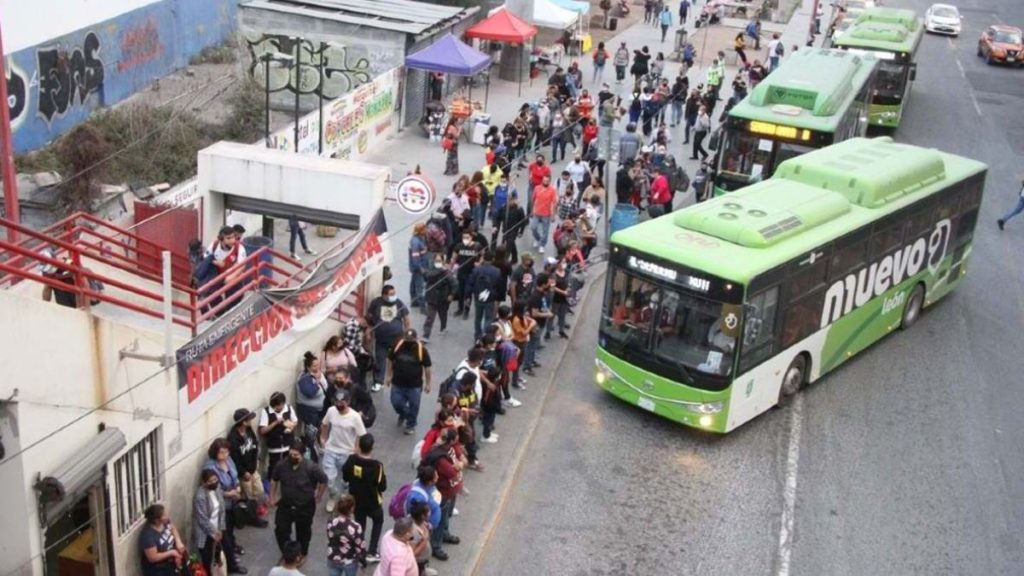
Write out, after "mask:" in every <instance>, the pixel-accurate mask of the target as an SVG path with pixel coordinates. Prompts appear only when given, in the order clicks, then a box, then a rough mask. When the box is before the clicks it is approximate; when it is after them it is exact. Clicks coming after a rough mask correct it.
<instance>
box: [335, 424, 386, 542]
mask: <svg viewBox="0 0 1024 576" xmlns="http://www.w3.org/2000/svg"><path fill="white" fill-rule="evenodd" d="M373 444H374V439H373V434H363V435H362V436H360V437H359V445H358V446H357V450H356V453H355V454H352V455H351V456H349V457H348V460H346V461H345V464H344V465H343V466H342V468H341V471H342V478H343V479H344V480H345V482H348V493H349V494H351V495H352V498H354V499H355V520H356V522H357V523H359V526H361V527H362V529H363V534H365V533H366V521H367V519H370V520H373V530H372V532H371V534H370V541H369V544H368V546H367V548H366V553H367V556H366V561H367V562H378V561H379V560H380V554H379V552H378V545H379V543H380V532H381V529H382V528H383V527H384V526H383V524H384V508H383V502H384V492H385V491H386V490H387V489H388V477H387V474H385V473H384V464H382V463H381V462H380V461H379V460H376V459H374V458H373V455H372V454H373Z"/></svg>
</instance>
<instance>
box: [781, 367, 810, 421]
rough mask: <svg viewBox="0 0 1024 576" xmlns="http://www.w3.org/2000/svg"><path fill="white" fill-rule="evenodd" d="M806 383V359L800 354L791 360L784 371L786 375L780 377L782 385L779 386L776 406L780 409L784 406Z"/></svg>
mask: <svg viewBox="0 0 1024 576" xmlns="http://www.w3.org/2000/svg"><path fill="white" fill-rule="evenodd" d="M806 381H807V357H806V356H804V355H803V354H800V355H799V356H797V357H796V358H794V359H793V362H792V363H791V364H790V365H789V368H787V369H786V373H785V374H784V375H783V376H782V385H781V386H779V400H778V402H777V405H778V406H779V407H780V408H781V407H782V406H785V405H786V404H787V403H788V402H789V399H790V398H792V397H793V396H794V395H795V394H796V393H797V392H799V391H800V389H801V388H803V386H804V382H806Z"/></svg>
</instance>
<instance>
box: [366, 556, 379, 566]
mask: <svg viewBox="0 0 1024 576" xmlns="http://www.w3.org/2000/svg"><path fill="white" fill-rule="evenodd" d="M378 562H380V555H379V554H367V555H366V563H367V564H377V563H378Z"/></svg>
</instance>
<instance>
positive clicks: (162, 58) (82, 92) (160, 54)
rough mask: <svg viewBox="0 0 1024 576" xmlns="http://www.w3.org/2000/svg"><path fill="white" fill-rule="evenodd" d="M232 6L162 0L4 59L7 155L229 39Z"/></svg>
mask: <svg viewBox="0 0 1024 576" xmlns="http://www.w3.org/2000/svg"><path fill="white" fill-rule="evenodd" d="M236 20H237V0H162V1H160V2H157V3H155V4H150V5H148V6H145V7H142V8H139V9H137V10H133V11H131V12H128V13H126V14H122V15H121V16H118V17H117V18H113V19H110V20H107V21H105V22H100V23H97V24H94V25H92V26H89V27H86V28H82V29H81V30H77V31H75V32H73V33H71V34H67V35H65V36H62V37H60V38H54V39H52V40H50V41H48V42H46V43H44V44H39V45H37V46H32V47H30V48H26V49H24V50H20V51H18V52H15V53H14V54H10V55H8V58H7V89H8V105H9V106H10V111H11V124H12V126H13V128H14V150H15V152H16V153H19V154H20V153H24V152H28V151H31V150H36V149H38V148H41V147H43V146H45V145H46V144H48V143H49V142H51V141H52V140H53V139H54V138H56V137H57V136H60V135H61V134H63V133H64V132H67V131H68V130H70V129H71V128H73V127H74V126H75V125H77V124H78V123H80V122H82V121H83V120H85V119H87V118H88V117H89V115H90V114H91V113H92V112H93V111H95V110H97V109H99V108H102V107H104V106H110V105H112V104H116V103H117V102H120V101H121V100H124V99H125V98H127V97H129V96H131V95H132V94H134V93H135V92H137V91H139V90H142V89H144V88H146V87H147V86H148V85H149V84H150V83H151V82H152V81H153V80H155V79H157V78H160V77H161V76H164V75H166V74H167V73H169V72H171V71H173V70H174V69H176V68H180V67H183V66H185V65H187V64H188V62H189V59H190V58H191V57H192V56H194V55H196V54H198V53H199V52H200V51H202V49H203V48H206V47H208V46H215V45H217V44H220V43H221V42H223V41H224V40H225V39H226V38H228V37H229V36H231V35H233V34H234V32H235V30H236V27H237V21H236Z"/></svg>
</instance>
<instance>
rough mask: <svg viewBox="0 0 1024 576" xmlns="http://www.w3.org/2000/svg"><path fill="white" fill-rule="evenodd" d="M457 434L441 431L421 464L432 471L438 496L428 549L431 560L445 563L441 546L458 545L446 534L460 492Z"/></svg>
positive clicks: (444, 554)
mask: <svg viewBox="0 0 1024 576" xmlns="http://www.w3.org/2000/svg"><path fill="white" fill-rule="evenodd" d="M457 444H458V434H457V433H456V431H455V430H453V429H451V428H445V429H443V430H442V431H441V433H440V434H439V435H438V438H437V443H436V444H435V445H434V447H433V448H431V449H430V451H429V452H427V455H426V456H425V457H424V458H423V464H424V465H426V466H430V467H432V468H434V470H435V472H436V474H437V481H436V483H435V486H436V488H437V490H438V492H440V493H441V520H440V522H439V523H438V525H437V527H436V528H435V529H434V530H432V531H431V534H430V547H431V549H432V554H433V556H434V558H437V559H438V560H447V559H448V553H447V552H445V551H444V545H445V544H459V543H460V542H461V539H460V538H459V537H458V536H455V535H453V534H452V533H451V532H449V529H448V528H449V524H450V522H451V517H452V510H454V509H455V501H456V499H457V498H458V495H459V493H460V492H462V464H461V462H460V459H459V457H458V454H457V452H456V450H457V448H456V446H457Z"/></svg>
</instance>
